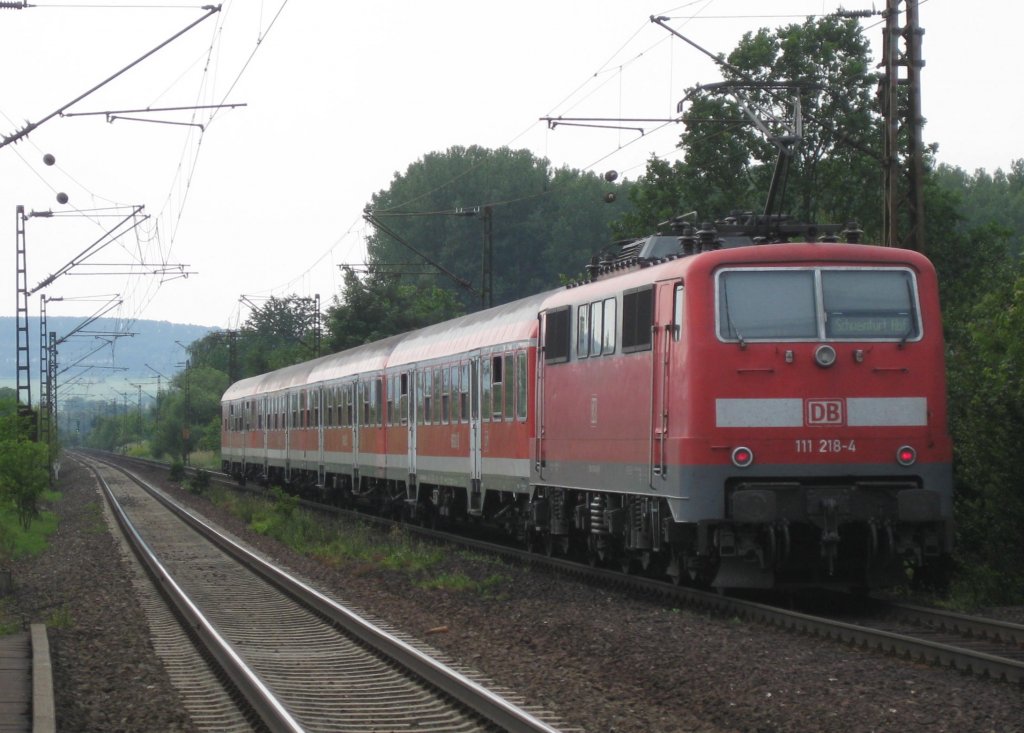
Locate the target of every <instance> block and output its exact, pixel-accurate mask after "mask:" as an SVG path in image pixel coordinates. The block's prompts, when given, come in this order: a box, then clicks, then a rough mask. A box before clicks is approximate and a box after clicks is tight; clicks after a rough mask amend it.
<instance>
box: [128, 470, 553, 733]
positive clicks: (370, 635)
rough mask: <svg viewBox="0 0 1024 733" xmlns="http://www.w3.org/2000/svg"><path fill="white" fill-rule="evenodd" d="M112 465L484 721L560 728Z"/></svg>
mask: <svg viewBox="0 0 1024 733" xmlns="http://www.w3.org/2000/svg"><path fill="white" fill-rule="evenodd" d="M108 465H112V466H113V467H114V468H116V469H118V470H120V471H122V472H123V473H124V474H125V475H126V476H128V477H129V478H131V479H132V480H133V481H135V482H136V483H137V484H138V485H139V486H141V487H142V488H144V489H145V490H146V491H148V492H149V493H150V494H151V495H152V496H153V497H154V498H156V499H157V500H158V501H159V502H160V503H161V504H163V505H164V506H166V507H167V508H168V509H170V510H171V511H172V512H174V514H175V515H177V516H178V517H179V518H181V519H182V520H183V521H184V522H185V523H186V524H188V525H189V526H190V527H192V529H194V530H196V531H197V532H199V533H200V534H201V535H203V536H204V537H206V538H207V539H208V540H210V541H211V542H212V543H214V544H215V545H216V546H217V547H219V548H220V549H221V550H223V551H224V552H226V553H227V554H228V555H230V556H232V557H233V558H234V559H235V560H237V561H238V562H240V563H242V564H243V565H244V566H245V567H247V568H249V569H250V570H252V571H253V572H255V573H256V574H257V575H259V576H260V577H262V578H263V579H264V580H266V581H267V582H269V583H271V584H272V585H274V586H276V587H278V588H280V589H281V590H282V591H284V592H285V593H288V594H289V595H291V596H292V597H294V598H296V599H298V600H299V601H301V602H302V603H304V604H306V605H308V606H309V607H310V608H313V609H314V610H316V611H317V612H318V613H320V614H321V615H322V616H324V617H325V618H327V619H328V620H329V621H331V622H332V623H335V624H337V625H338V626H339V627H341V628H342V629H344V630H345V631H347V632H348V633H350V634H353V635H354V636H356V637H358V638H359V639H361V640H362V641H364V642H366V643H367V644H368V645H370V646H371V647H372V648H373V649H375V650H376V651H378V652H379V653H381V654H383V655H385V656H387V657H389V658H391V659H393V660H395V661H396V662H397V663H398V664H400V665H401V666H402V667H404V668H406V669H408V670H410V671H411V672H413V673H414V674H416V675H417V676H419V677H420V678H421V679H423V680H425V681H427V682H428V683H430V684H431V685H433V686H434V687H436V688H437V689H439V690H441V691H443V692H444V693H445V694H447V695H449V696H451V697H452V698H453V699H455V700H457V701H458V702H460V703H461V704H463V705H465V706H466V707H468V708H470V709H472V710H473V711H475V712H476V713H478V714H479V715H481V716H483V717H484V718H485V719H487V720H489V721H491V722H493V723H495V724H497V725H499V726H500V727H501V728H502V729H504V730H506V731H509V733H558V729H557V728H555V727H553V726H551V725H549V724H548V723H546V722H544V721H543V720H541V719H539V718H537V717H536V716H534V715H533V714H532V713H530V712H529V711H526V710H523V709H522V708H520V707H519V706H517V705H515V704H514V703H512V702H510V701H509V700H507V699H505V698H504V697H502V696H501V695H499V694H497V693H495V692H493V691H492V690H489V689H487V688H486V687H484V686H483V685H481V684H479V683H477V682H475V681H474V680H472V679H470V678H469V677H467V676H465V675H464V674H462V673H461V672H458V671H457V670H454V669H452V668H451V667H449V666H448V665H446V664H444V663H442V662H439V661H438V660H436V659H433V658H431V657H430V656H429V655H427V654H425V653H424V652H422V651H420V650H419V649H416V648H415V647H413V646H412V645H410V644H408V643H406V642H405V641H402V640H401V639H399V638H398V637H396V636H394V635H393V634H391V633H389V632H387V631H385V630H383V629H380V628H378V627H376V626H374V625H373V624H371V623H369V622H368V621H366V620H365V619H363V618H361V617H359V616H358V615H356V614H355V613H353V612H352V611H350V610H349V609H347V608H345V607H344V606H342V605H341V604H339V603H338V602H337V601H335V600H333V599H332V598H329V597H328V596H326V595H324V594H323V593H321V592H320V591H318V590H316V589H315V588H313V587H311V586H309V585H308V584H306V583H304V582H302V581H301V580H298V579H296V578H293V577H292V576H291V575H289V574H287V573H285V572H284V571H282V570H281V569H279V568H277V567H275V566H274V565H272V564H271V563H269V562H267V561H266V560H264V559H263V558H261V557H259V556H258V555H255V554H253V553H252V552H250V551H249V550H247V549H246V548H244V547H242V546H241V545H239V544H238V543H237V542H235V541H234V540H232V539H230V538H228V537H225V536H224V535H222V534H221V533H220V532H218V531H217V530H216V529H214V528H213V527H212V526H211V525H209V524H207V523H206V522H205V521H203V520H202V519H201V518H199V517H198V516H196V515H195V514H193V513H192V512H190V511H189V510H188V509H186V508H184V507H182V506H181V505H179V504H177V503H176V502H175V501H173V500H172V499H171V498H170V497H168V496H167V495H166V494H164V492H163V491H160V490H159V489H157V488H156V487H153V486H151V485H150V484H148V483H147V482H146V481H144V480H142V479H141V478H139V477H138V476H135V475H134V474H132V473H130V472H129V471H127V470H126V469H124V468H122V467H120V466H116V465H114V464H108Z"/></svg>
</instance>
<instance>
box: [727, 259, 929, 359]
mask: <svg viewBox="0 0 1024 733" xmlns="http://www.w3.org/2000/svg"><path fill="white" fill-rule="evenodd" d="M717 297H718V302H717V304H716V306H717V312H718V335H719V338H721V339H723V340H725V341H757V340H773V341H779V340H781V341H799V340H813V339H825V338H828V339H850V340H858V341H863V340H875V341H913V340H916V339H919V338H920V337H921V321H920V318H919V317H918V308H917V287H916V284H915V281H914V276H913V274H912V273H911V272H910V271H909V270H895V269H866V268H865V269H840V268H832V269H826V268H807V269H782V268H775V269H760V270H758V269H742V270H724V271H722V272H720V273H718V296H717Z"/></svg>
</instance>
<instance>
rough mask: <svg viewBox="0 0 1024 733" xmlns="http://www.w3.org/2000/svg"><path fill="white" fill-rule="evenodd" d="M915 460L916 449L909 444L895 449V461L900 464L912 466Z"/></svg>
mask: <svg viewBox="0 0 1024 733" xmlns="http://www.w3.org/2000/svg"><path fill="white" fill-rule="evenodd" d="M916 460H917V451H916V450H914V449H913V448H911V447H910V446H909V445H903V446H900V448H899V450H897V451H896V462H897V463H898V464H900V465H901V466H913V465H914V462H915V461H916Z"/></svg>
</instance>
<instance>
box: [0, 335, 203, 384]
mask: <svg viewBox="0 0 1024 733" xmlns="http://www.w3.org/2000/svg"><path fill="white" fill-rule="evenodd" d="M85 320H86V319H84V318H79V317H66V316H60V317H50V318H48V319H47V324H46V325H47V328H48V330H50V331H53V332H55V333H56V334H57V338H58V339H61V338H64V337H65V336H67V334H69V333H71V331H73V330H74V329H77V328H79V326H81V324H82V323H83V321H85ZM213 330H214V329H212V328H209V327H207V326H192V325H184V324H180V323H170V322H168V321H135V322H134V323H133V324H131V327H130V328H128V329H127V330H126V329H125V326H124V322H123V321H120V320H118V319H114V318H99V319H97V320H96V321H94V322H93V323H90V324H89V325H88V326H87V327H86V328H84V329H82V330H81V331H80V332H78V333H77V334H75V335H73V336H71V337H69V338H68V339H67V340H66V341H65V342H64V343H62V344H60V345H59V346H58V347H57V369H58V371H59V372H61V373H62V374H61V376H59V377H58V380H57V381H58V389H59V386H60V385H61V384H62V383H64V382H66V381H68V380H72V379H75V381H76V382H79V383H82V384H85V385H87V391H90V392H93V391H99V388H100V387H102V386H103V385H107V384H110V385H111V386H114V387H115V388H120V385H123V384H124V383H126V382H131V381H135V382H142V381H153V380H156V378H157V372H159V373H160V374H162V375H164V377H173V376H174V374H176V373H177V372H179V371H181V370H182V368H183V364H184V361H185V358H186V354H185V350H184V349H183V348H182V347H181V346H179V345H178V344H177V343H175V342H177V341H180V342H181V343H182V344H185V345H188V344H190V343H192V342H193V341H196V340H197V339H201V338H202V337H203V336H205V335H206V334H208V333H210V332H211V331H213ZM16 350H17V325H16V321H15V319H14V318H13V317H10V316H8V317H0V387H15V386H16V385H17V368H18V361H17V352H16ZM76 363H77V364H78V366H75V367H71V365H72V364H76ZM147 364H148V365H149V366H147ZM29 367H30V368H29V382H30V384H31V386H32V393H33V400H35V399H36V396H37V395H38V394H39V320H38V318H31V319H30V320H29ZM68 367H71V368H68ZM86 367H90V368H89V369H88V371H86ZM150 367H152V369H150ZM65 369H67V371H63V370H65ZM154 370H155V371H154ZM83 372H85V373H84V374H83ZM79 375H81V376H79ZM92 387H97V389H96V390H94V389H92ZM153 391H154V392H155V391H156V389H155V387H154V388H153Z"/></svg>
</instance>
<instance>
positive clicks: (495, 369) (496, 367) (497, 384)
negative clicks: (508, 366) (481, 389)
mask: <svg viewBox="0 0 1024 733" xmlns="http://www.w3.org/2000/svg"><path fill="white" fill-rule="evenodd" d="M491 363H492V366H491V385H492V389H491V399H492V400H493V401H494V402H493V405H492V408H493V409H492V411H491V414H493V415H494V419H495V420H501V414H502V413H501V408H502V404H503V403H502V395H504V394H505V378H504V369H503V368H502V361H501V356H494V357H491Z"/></svg>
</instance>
